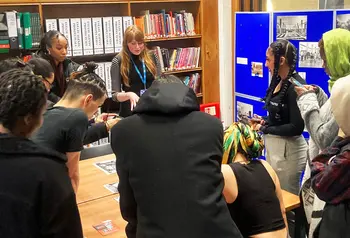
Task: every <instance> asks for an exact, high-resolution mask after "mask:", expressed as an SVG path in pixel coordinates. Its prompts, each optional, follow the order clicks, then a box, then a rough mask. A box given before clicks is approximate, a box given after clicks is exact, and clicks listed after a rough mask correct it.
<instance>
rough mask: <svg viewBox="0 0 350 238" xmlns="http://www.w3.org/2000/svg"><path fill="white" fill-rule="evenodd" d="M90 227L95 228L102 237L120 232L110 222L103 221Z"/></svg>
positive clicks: (113, 223)
mask: <svg viewBox="0 0 350 238" xmlns="http://www.w3.org/2000/svg"><path fill="white" fill-rule="evenodd" d="M92 227H93V228H95V229H96V230H97V231H98V232H99V233H100V234H101V235H103V236H106V235H109V234H112V233H114V232H117V231H119V230H120V228H119V227H118V226H117V225H116V224H115V222H113V221H112V220H106V221H103V222H101V223H100V224H96V225H93V226H92Z"/></svg>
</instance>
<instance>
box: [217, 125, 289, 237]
mask: <svg viewBox="0 0 350 238" xmlns="http://www.w3.org/2000/svg"><path fill="white" fill-rule="evenodd" d="M263 149H264V142H263V139H262V138H261V136H260V135H259V134H258V133H257V132H256V131H254V130H252V129H251V128H250V127H249V125H246V124H243V123H237V122H236V123H233V124H232V125H231V126H230V127H229V128H228V129H227V130H226V131H225V135H224V158H223V165H222V173H223V175H224V178H225V187H224V190H223V194H224V196H225V199H226V202H227V203H228V208H229V210H230V213H231V216H232V219H233V220H234V221H235V223H236V224H237V226H238V228H239V230H240V231H241V232H242V235H243V237H254V238H265V237H266V238H272V237H274V238H286V237H287V229H286V227H287V220H286V214H285V208H284V204H283V198H282V190H281V186H280V183H279V180H278V177H277V175H276V173H275V171H274V170H273V169H272V167H271V166H270V165H269V164H268V163H267V162H266V161H264V160H259V159H255V158H257V157H259V156H261V153H262V151H263Z"/></svg>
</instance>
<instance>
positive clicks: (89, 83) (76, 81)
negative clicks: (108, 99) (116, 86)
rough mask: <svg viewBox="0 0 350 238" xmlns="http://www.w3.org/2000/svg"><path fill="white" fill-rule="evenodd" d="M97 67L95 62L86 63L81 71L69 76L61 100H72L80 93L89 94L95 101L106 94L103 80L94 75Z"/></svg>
mask: <svg viewBox="0 0 350 238" xmlns="http://www.w3.org/2000/svg"><path fill="white" fill-rule="evenodd" d="M97 67H98V65H97V64H96V63H95V62H87V63H85V64H84V67H83V69H82V70H80V71H77V72H73V73H72V74H71V75H70V79H69V82H68V86H67V89H66V92H65V93H64V95H63V97H62V98H63V99H68V100H74V99H76V98H77V97H78V96H80V95H82V93H91V94H92V95H93V99H94V100H97V99H100V98H102V97H103V96H104V95H106V94H107V89H106V84H105V82H104V81H103V79H102V78H101V77H100V76H98V75H97V74H96V73H95V70H96V69H97Z"/></svg>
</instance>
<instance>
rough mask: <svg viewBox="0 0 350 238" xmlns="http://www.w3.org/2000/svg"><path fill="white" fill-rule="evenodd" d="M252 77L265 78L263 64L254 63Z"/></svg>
mask: <svg viewBox="0 0 350 238" xmlns="http://www.w3.org/2000/svg"><path fill="white" fill-rule="evenodd" d="M252 76H253V77H259V78H262V77H263V63H261V62H252Z"/></svg>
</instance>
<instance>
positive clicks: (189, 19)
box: [134, 10, 196, 39]
mask: <svg viewBox="0 0 350 238" xmlns="http://www.w3.org/2000/svg"><path fill="white" fill-rule="evenodd" d="M134 22H135V24H136V25H137V26H138V27H139V28H141V29H142V30H143V32H144V33H145V37H146V38H150V39H152V38H161V37H174V36H190V35H195V34H196V32H195V25H194V18H193V15H192V13H187V12H185V11H182V13H174V16H173V13H172V12H171V11H170V12H169V13H165V10H161V13H158V14H150V13H149V11H148V10H147V11H144V15H143V16H139V17H134Z"/></svg>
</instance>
